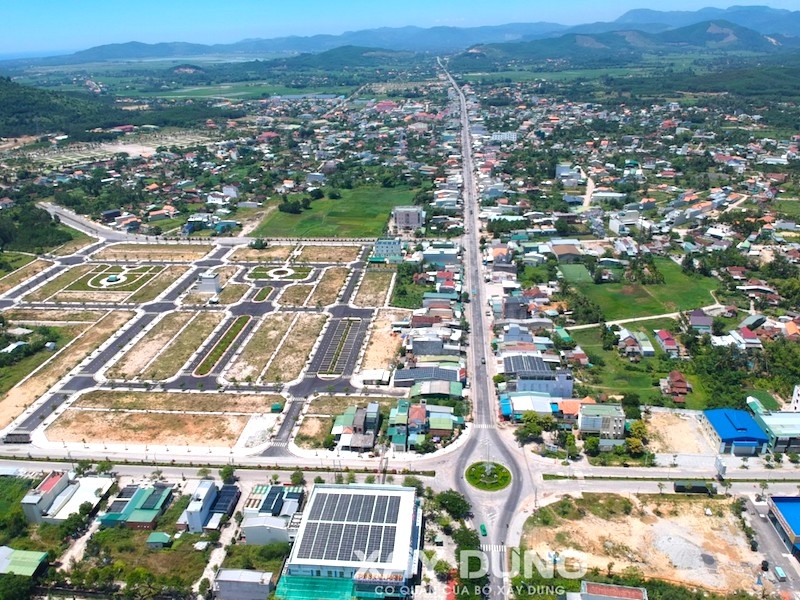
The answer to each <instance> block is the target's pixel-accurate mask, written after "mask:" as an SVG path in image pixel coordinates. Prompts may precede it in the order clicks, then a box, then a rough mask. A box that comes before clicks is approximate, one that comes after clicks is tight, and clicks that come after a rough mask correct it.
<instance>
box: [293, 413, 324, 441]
mask: <svg viewBox="0 0 800 600" xmlns="http://www.w3.org/2000/svg"><path fill="white" fill-rule="evenodd" d="M332 427H333V418H331V417H303V422H302V423H301V424H300V429H298V430H297V435H296V436H295V438H294V443H295V444H297V445H298V446H299V447H300V448H321V447H322V442H323V440H324V439H325V436H327V435H328V434H329V433H330V432H331V428H332Z"/></svg>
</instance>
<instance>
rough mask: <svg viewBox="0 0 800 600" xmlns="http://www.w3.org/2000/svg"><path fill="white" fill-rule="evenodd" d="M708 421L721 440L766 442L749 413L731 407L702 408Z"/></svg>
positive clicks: (765, 437) (763, 434) (764, 435)
mask: <svg viewBox="0 0 800 600" xmlns="http://www.w3.org/2000/svg"><path fill="white" fill-rule="evenodd" d="M703 415H705V417H706V419H707V420H708V422H709V423H710V424H711V426H712V427H713V428H714V430H715V431H716V432H717V435H718V436H719V437H720V439H721V440H722V441H723V442H738V441H748V442H759V443H762V444H766V443H767V441H769V440H768V438H767V436H766V434H765V433H764V432H763V431H761V428H760V427H759V426H758V423H756V421H755V419H753V417H752V416H750V413H748V412H747V411H744V410H736V409H732V408H713V409H710V410H704V411H703Z"/></svg>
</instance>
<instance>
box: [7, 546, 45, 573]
mask: <svg viewBox="0 0 800 600" xmlns="http://www.w3.org/2000/svg"><path fill="white" fill-rule="evenodd" d="M46 562H47V552H31V551H28V550H14V549H13V548H9V547H8V546H0V574H2V575H6V574H12V573H13V574H14V575H23V576H25V577H32V576H33V575H34V574H35V573H36V571H37V570H38V569H39V566H40V565H41V564H42V563H46Z"/></svg>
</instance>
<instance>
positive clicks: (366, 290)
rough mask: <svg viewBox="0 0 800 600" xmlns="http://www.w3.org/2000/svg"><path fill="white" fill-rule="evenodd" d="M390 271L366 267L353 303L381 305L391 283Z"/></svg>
mask: <svg viewBox="0 0 800 600" xmlns="http://www.w3.org/2000/svg"><path fill="white" fill-rule="evenodd" d="M393 276H394V273H393V272H392V271H384V270H378V269H368V270H367V272H366V273H364V278H363V279H362V280H361V285H360V286H359V288H358V293H357V294H356V297H355V300H354V303H355V305H356V306H366V307H373V306H383V305H384V303H385V302H386V294H388V293H389V286H390V285H391V283H392V277H393Z"/></svg>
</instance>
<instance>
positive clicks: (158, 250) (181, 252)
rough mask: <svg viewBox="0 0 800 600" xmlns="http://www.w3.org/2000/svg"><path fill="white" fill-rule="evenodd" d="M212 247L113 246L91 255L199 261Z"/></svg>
mask: <svg viewBox="0 0 800 600" xmlns="http://www.w3.org/2000/svg"><path fill="white" fill-rule="evenodd" d="M212 249H213V246H211V245H208V246H200V245H197V244H115V245H113V246H108V247H106V248H103V249H102V250H100V251H99V252H98V253H96V254H93V255H92V258H94V259H96V260H130V261H137V260H144V261H148V260H171V261H175V262H180V261H186V262H190V261H193V260H199V259H201V258H203V257H204V256H205V255H206V254H208V253H209V252H211V250H212Z"/></svg>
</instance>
